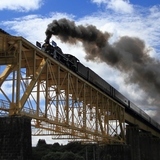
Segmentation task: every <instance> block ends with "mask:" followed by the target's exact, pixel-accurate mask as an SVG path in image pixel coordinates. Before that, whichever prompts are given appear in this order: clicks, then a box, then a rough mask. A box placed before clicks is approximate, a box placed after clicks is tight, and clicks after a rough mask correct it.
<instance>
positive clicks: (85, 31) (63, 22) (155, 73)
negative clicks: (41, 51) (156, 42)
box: [46, 19, 160, 105]
mask: <svg viewBox="0 0 160 160" xmlns="http://www.w3.org/2000/svg"><path fill="white" fill-rule="evenodd" d="M52 34H53V35H56V36H58V38H60V40H61V41H63V42H67V43H71V44H75V43H76V42H77V41H81V42H82V45H83V47H84V49H85V52H86V57H85V58H86V59H87V60H92V61H97V60H99V61H101V62H105V63H107V64H109V65H110V66H112V67H114V68H116V69H118V70H120V71H121V72H123V73H124V74H125V75H126V82H127V83H132V84H137V85H139V86H140V87H141V88H142V89H143V90H144V91H145V92H146V93H147V94H148V96H149V97H150V98H151V99H152V102H153V104H154V105H159V100H158V99H159V98H158V97H159V96H160V77H159V75H160V70H159V67H160V62H159V61H158V60H155V59H154V58H151V57H150V56H149V55H148V52H149V50H147V49H146V46H145V43H144V41H142V40H141V39H139V38H136V37H128V36H124V37H121V38H120V39H119V40H118V41H117V42H115V43H114V44H112V45H111V44H109V42H108V40H109V38H110V34H109V33H107V32H105V33H103V32H101V31H100V30H98V29H97V28H96V27H95V26H93V25H87V26H83V25H76V24H75V23H74V22H73V21H70V20H67V19H60V20H58V21H57V20H54V21H53V22H52V23H50V24H49V25H48V28H47V30H46V35H47V41H48V40H49V39H50V37H51V35H52ZM126 73H127V74H126Z"/></svg>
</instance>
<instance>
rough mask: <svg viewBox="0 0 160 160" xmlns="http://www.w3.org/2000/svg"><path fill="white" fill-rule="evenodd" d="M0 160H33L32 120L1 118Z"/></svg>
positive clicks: (16, 117)
mask: <svg viewBox="0 0 160 160" xmlns="http://www.w3.org/2000/svg"><path fill="white" fill-rule="evenodd" d="M0 159H5V160H31V159H32V146H31V119H29V118H26V117H19V116H14V117H0Z"/></svg>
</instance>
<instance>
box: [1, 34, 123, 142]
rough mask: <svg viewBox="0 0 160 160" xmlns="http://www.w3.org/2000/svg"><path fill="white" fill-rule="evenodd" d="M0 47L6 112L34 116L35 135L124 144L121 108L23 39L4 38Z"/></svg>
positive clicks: (3, 105)
mask: <svg viewBox="0 0 160 160" xmlns="http://www.w3.org/2000/svg"><path fill="white" fill-rule="evenodd" d="M0 47H1V49H0V65H1V70H0V95H1V97H3V100H1V103H0V104H1V106H0V113H1V114H2V113H3V114H4V113H7V114H8V115H10V116H12V115H20V116H21V115H23V116H28V117H31V118H32V126H33V127H34V129H33V130H32V132H33V134H34V135H52V136H53V138H61V139H63V138H67V139H72V140H75V139H77V140H81V141H90V142H101V143H110V142H111V143H112V142H120V143H123V142H124V121H125V119H124V108H123V107H122V106H121V105H120V104H118V103H117V102H115V101H114V100H113V99H111V98H110V97H109V96H107V95H106V94H104V93H103V92H101V91H100V90H99V89H97V88H96V87H95V86H93V85H91V84H90V83H89V82H87V81H86V80H84V79H83V78H81V77H79V76H78V75H77V74H76V73H74V72H72V71H70V70H69V69H67V68H66V67H65V66H64V65H63V64H60V63H59V62H57V61H56V60H54V59H53V58H52V57H50V56H49V55H47V54H45V53H43V52H42V51H40V50H39V49H38V48H36V47H35V46H34V45H32V44H30V43H29V42H28V41H27V40H25V39H24V38H22V37H12V36H7V35H0ZM6 86H9V87H10V92H8V91H7V93H6V91H5V89H6Z"/></svg>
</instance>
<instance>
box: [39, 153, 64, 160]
mask: <svg viewBox="0 0 160 160" xmlns="http://www.w3.org/2000/svg"><path fill="white" fill-rule="evenodd" d="M61 157H62V153H61V152H49V153H48V154H46V155H45V156H43V157H42V159H41V160H61Z"/></svg>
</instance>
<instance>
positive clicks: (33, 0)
mask: <svg viewBox="0 0 160 160" xmlns="http://www.w3.org/2000/svg"><path fill="white" fill-rule="evenodd" d="M42 3H43V0H27V1H22V0H1V1H0V10H3V9H7V10H16V11H30V10H36V9H38V8H39V7H40V6H41V5H42Z"/></svg>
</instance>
